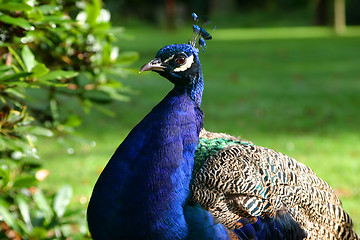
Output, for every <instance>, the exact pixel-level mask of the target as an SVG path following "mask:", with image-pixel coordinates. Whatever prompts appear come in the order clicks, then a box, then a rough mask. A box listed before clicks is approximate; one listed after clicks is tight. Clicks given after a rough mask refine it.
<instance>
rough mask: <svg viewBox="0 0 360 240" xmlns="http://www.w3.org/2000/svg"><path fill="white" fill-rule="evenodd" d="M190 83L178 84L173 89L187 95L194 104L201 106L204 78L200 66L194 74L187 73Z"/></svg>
mask: <svg viewBox="0 0 360 240" xmlns="http://www.w3.org/2000/svg"><path fill="white" fill-rule="evenodd" d="M189 79H190V82H191V84H190V85H185V86H184V85H178V86H175V89H177V90H179V91H180V92H182V93H183V94H184V95H188V96H189V97H190V98H191V99H192V100H193V101H194V102H195V105H196V106H198V107H201V101H202V95H203V91H204V79H203V74H202V70H201V68H199V71H198V72H197V73H195V74H191V75H189Z"/></svg>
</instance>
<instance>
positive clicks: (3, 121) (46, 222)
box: [0, 0, 137, 239]
mask: <svg viewBox="0 0 360 240" xmlns="http://www.w3.org/2000/svg"><path fill="white" fill-rule="evenodd" d="M58 2H59V1H52V0H45V1H37V0H34V1H24V0H23V1H21V0H20V1H10V2H5V3H0V29H1V30H0V62H1V64H0V221H1V229H2V230H1V232H0V238H3V237H7V238H10V239H65V238H66V237H69V236H72V239H74V237H76V236H78V237H80V238H83V237H84V236H85V235H86V234H87V230H86V227H84V226H86V224H85V222H84V220H85V219H84V217H83V216H82V215H79V212H76V211H75V212H70V211H66V208H67V205H68V203H69V201H70V198H71V195H72V190H71V188H70V187H69V186H64V187H62V188H61V189H59V190H58V191H57V192H56V193H55V194H51V192H50V191H43V190H42V189H40V188H39V187H38V183H39V181H40V180H42V179H44V178H45V177H46V174H47V172H46V170H44V169H41V165H40V164H39V163H38V161H36V159H37V158H39V156H38V154H37V148H36V140H37V137H38V136H47V137H58V138H59V139H61V138H63V137H64V136H66V135H70V136H71V135H72V134H74V133H75V128H76V127H77V126H79V125H80V124H81V123H82V118H81V117H80V116H79V110H83V111H84V112H89V111H90V109H92V108H96V109H97V110H100V111H103V112H105V113H109V110H107V109H106V108H104V107H103V106H102V105H103V104H105V103H109V102H111V101H113V100H126V93H124V91H123V89H124V88H123V87H122V85H121V83H120V82H118V81H116V80H114V79H112V78H111V76H114V75H119V74H120V75H121V76H124V75H125V74H127V73H129V72H130V69H129V68H128V66H129V64H130V63H131V62H132V61H133V60H135V59H136V58H137V54H136V53H121V54H120V53H119V49H118V48H116V47H113V46H112V42H113V41H114V40H115V36H123V35H124V33H123V29H122V28H114V27H112V26H111V24H110V13H109V12H108V11H107V10H105V9H103V8H102V6H101V1H100V0H91V1H85V0H83V1H76V2H75V1H74V2H71V1H64V2H62V3H63V5H61V4H59V3H58ZM75 3H76V4H75ZM52 192H53V191H52ZM74 229H75V230H74ZM74 232H76V233H77V234H78V235H74V234H75V233H74Z"/></svg>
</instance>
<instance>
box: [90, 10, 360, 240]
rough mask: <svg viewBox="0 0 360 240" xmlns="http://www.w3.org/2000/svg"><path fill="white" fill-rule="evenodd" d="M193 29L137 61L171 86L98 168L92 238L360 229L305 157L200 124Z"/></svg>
mask: <svg viewBox="0 0 360 240" xmlns="http://www.w3.org/2000/svg"><path fill="white" fill-rule="evenodd" d="M193 17H194V19H197V16H196V15H194V14H193ZM193 29H194V33H195V35H194V36H193V39H192V41H190V42H189V43H188V44H172V45H167V46H165V47H163V48H161V49H160V50H159V51H158V52H157V54H156V56H155V58H154V59H153V60H151V61H150V62H149V63H147V64H145V65H144V66H143V67H142V68H141V69H140V72H142V71H154V72H156V73H158V74H160V75H161V76H162V77H165V78H166V79H168V80H169V81H170V82H172V83H173V84H174V88H173V89H172V90H171V91H170V92H169V93H168V94H167V95H166V96H165V97H164V99H163V100H162V101H161V102H160V103H159V104H157V105H156V106H155V107H154V108H153V109H152V110H151V111H150V113H148V114H147V115H146V116H145V117H144V119H143V120H142V121H141V122H140V123H138V124H137V125H136V126H135V127H134V128H133V129H132V130H131V132H130V133H129V134H128V136H127V137H126V138H125V140H124V141H123V142H122V143H121V144H120V146H119V147H118V148H117V149H116V151H115V153H114V154H113V156H112V157H111V159H110V160H109V162H108V163H107V165H106V167H105V168H104V170H103V171H102V173H101V174H100V176H99V178H98V180H97V182H96V184H95V186H94V189H93V193H92V196H91V199H90V202H89V206H88V210H87V220H88V226H89V230H90V233H91V235H92V237H93V239H95V240H101V239H116V240H122V239H150V240H151V239H191V240H197V239H200V240H201V239H209V240H210V239H219V240H222V239H242V240H245V239H290V240H291V239H294V240H296V239H359V238H358V236H357V235H356V233H355V232H354V231H353V230H352V221H351V219H350V217H349V215H348V214H347V213H346V212H345V211H344V210H343V208H342V206H341V202H340V200H339V199H338V198H337V196H336V195H335V193H334V191H333V190H332V189H331V187H330V186H329V185H328V184H327V183H326V182H324V181H323V180H321V179H320V178H319V177H317V176H316V174H315V173H314V172H313V171H312V170H310V169H309V168H308V167H306V166H305V165H303V164H301V163H299V162H297V161H295V160H294V159H292V158H290V157H288V156H286V155H284V154H281V153H277V152H275V151H273V150H270V149H267V148H264V147H259V146H256V145H254V144H253V143H251V142H249V141H244V140H242V139H239V138H236V137H233V136H230V135H227V134H223V133H212V132H208V131H206V130H205V129H203V119H204V114H203V112H202V110H201V102H202V94H203V90H204V79H203V74H202V69H201V64H200V60H199V49H201V48H204V47H205V45H206V44H205V40H209V39H211V35H210V34H209V33H208V32H206V31H205V29H204V28H203V27H199V26H198V25H194V27H193ZM197 43H198V46H197V47H196V44H197Z"/></svg>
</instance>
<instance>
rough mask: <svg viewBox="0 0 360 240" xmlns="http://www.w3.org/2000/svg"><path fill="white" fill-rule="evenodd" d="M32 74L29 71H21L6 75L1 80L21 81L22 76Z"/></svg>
mask: <svg viewBox="0 0 360 240" xmlns="http://www.w3.org/2000/svg"><path fill="white" fill-rule="evenodd" d="M29 75H31V73H29V72H19V73H13V74H9V75H4V76H1V77H0V81H1V82H16V81H20V78H24V77H27V76H29Z"/></svg>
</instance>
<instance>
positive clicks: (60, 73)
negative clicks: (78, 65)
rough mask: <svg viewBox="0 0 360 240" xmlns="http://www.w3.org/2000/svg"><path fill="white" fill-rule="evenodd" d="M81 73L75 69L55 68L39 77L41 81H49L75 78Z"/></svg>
mask: <svg viewBox="0 0 360 240" xmlns="http://www.w3.org/2000/svg"><path fill="white" fill-rule="evenodd" d="M78 74H79V73H78V72H75V71H64V70H55V71H51V72H49V73H47V74H46V75H43V76H41V77H39V78H38V80H39V81H48V80H53V79H59V80H60V79H63V78H73V77H75V76H77V75H78Z"/></svg>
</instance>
